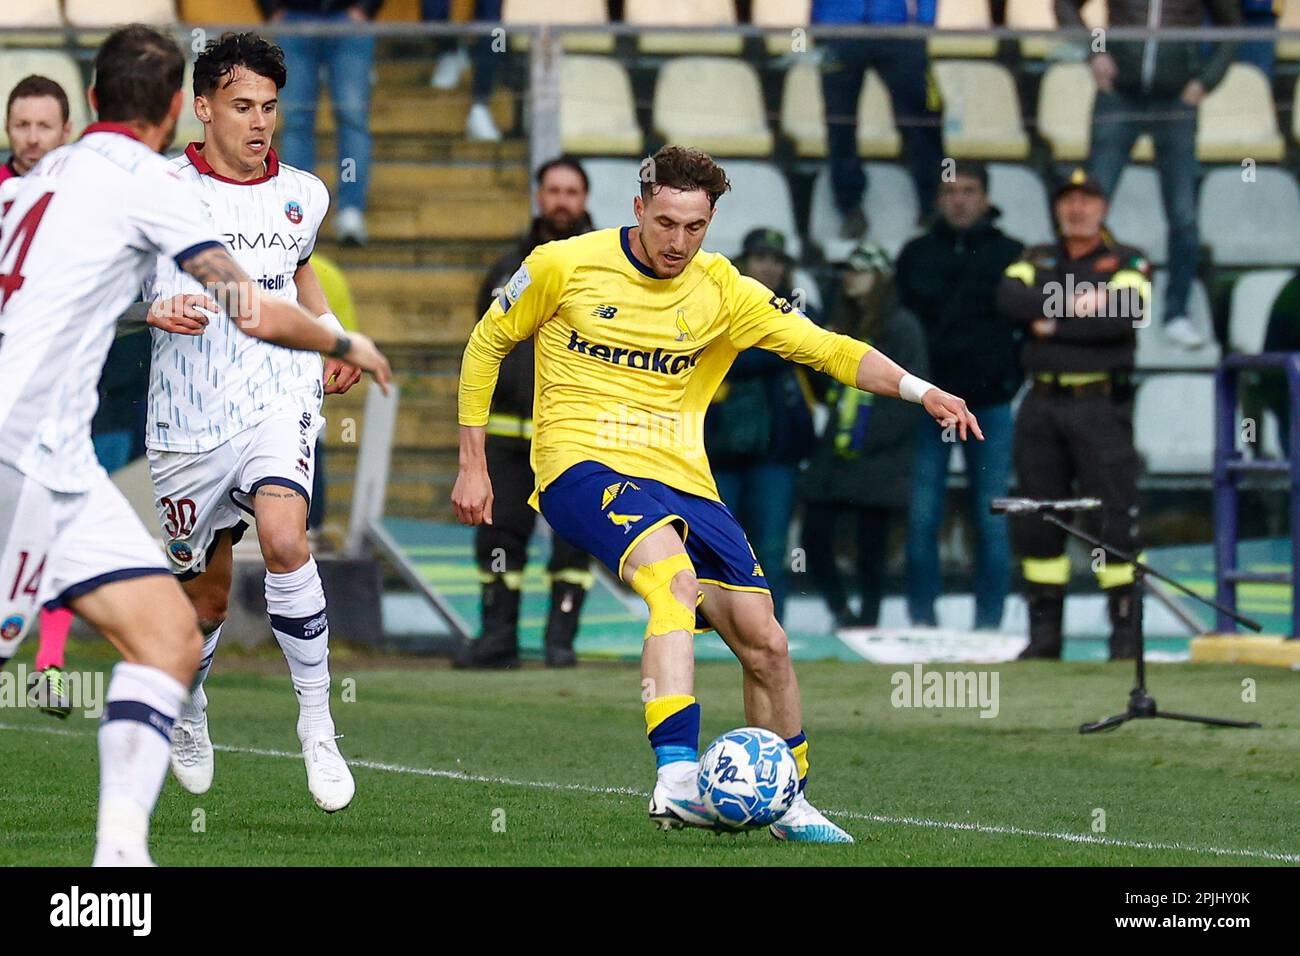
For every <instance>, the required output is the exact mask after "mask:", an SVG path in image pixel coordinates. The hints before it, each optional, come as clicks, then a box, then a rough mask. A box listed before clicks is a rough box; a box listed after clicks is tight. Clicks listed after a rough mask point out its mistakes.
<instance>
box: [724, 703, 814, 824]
mask: <svg viewBox="0 0 1300 956" xmlns="http://www.w3.org/2000/svg"><path fill="white" fill-rule="evenodd" d="M798 792H799V767H798V764H796V763H795V759H794V754H793V753H792V752H791V750H790V748H789V746H788V745H787V744H786V742H785V741H784V740H782V739H781V738H780V737H779V736H777V735H776V734H774V733H772V732H771V731H770V730H764V729H763V728H761V727H741V728H739V729H738V730H732V731H729V732H727V733H725V734H723V735H722V736H721V737H719V738H718V739H717V740H715V741H713V743H711V744H709V748H708V749H707V750H706V751H705V752H704V756H703V757H701V758H700V799H702V800H703V801H704V803H705V804H706V805H708V807H709V808H710V809H711V810H712V811H713V812H714V814H715V815H716V816H717V818H718V820H719V821H721V822H722V823H723V824H724V825H725V826H728V827H732V828H734V829H737V830H746V829H749V828H751V827H765V826H768V825H769V824H772V823H775V822H776V821H777V820H780V819H781V817H782V816H784V815H785V812H786V811H787V810H789V809H790V805H791V804H793V803H794V798H795V796H796V795H797V794H798Z"/></svg>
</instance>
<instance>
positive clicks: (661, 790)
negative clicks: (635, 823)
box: [650, 760, 722, 830]
mask: <svg viewBox="0 0 1300 956" xmlns="http://www.w3.org/2000/svg"><path fill="white" fill-rule="evenodd" d="M699 775H700V765H699V764H698V763H696V762H693V761H685V760H683V761H678V762H675V763H670V764H668V765H666V766H665V767H663V768H661V769H660V771H659V776H658V779H656V780H655V788H654V792H653V793H651V795H650V821H651V822H652V823H654V824H656V825H657V826H658V827H659V829H661V830H676V829H680V828H681V827H703V828H705V829H707V830H720V829H722V827H721V826H720V825H719V824H718V821H717V819H716V818H715V817H714V815H713V811H711V810H710V809H709V808H708V807H707V806H705V805H704V803H703V801H701V800H700V785H699Z"/></svg>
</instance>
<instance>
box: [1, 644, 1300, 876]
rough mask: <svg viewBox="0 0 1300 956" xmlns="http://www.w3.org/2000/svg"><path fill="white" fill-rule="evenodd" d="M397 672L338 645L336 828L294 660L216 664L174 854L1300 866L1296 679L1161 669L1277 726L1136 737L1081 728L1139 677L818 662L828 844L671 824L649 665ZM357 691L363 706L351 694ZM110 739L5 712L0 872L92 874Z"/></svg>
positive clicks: (467, 860) (815, 682)
mask: <svg viewBox="0 0 1300 956" xmlns="http://www.w3.org/2000/svg"><path fill="white" fill-rule="evenodd" d="M25 651H26V653H25V654H24V655H23V660H25V661H26V662H28V663H29V664H30V654H31V649H30V648H25ZM70 658H71V660H72V661H73V666H77V665H78V661H79V660H80V661H81V662H83V663H84V662H85V661H87V660H92V661H94V662H95V663H94V665H93V666H96V667H104V666H107V664H108V658H107V656H106V655H104V654H101V653H99V652H98V651H95V650H93V649H92V648H90V647H89V646H86V645H77V644H74V645H72V647H71V649H70ZM399 663H400V665H401V666H394V662H393V661H391V660H389V661H385V660H384V659H382V658H369V657H365V656H362V655H359V654H347V653H346V652H345V651H344V650H343V649H339V651H337V652H336V654H335V656H334V659H333V671H334V695H335V701H334V714H335V718H336V722H337V724H338V728H339V730H340V732H341V733H343V734H345V735H346V736H345V737H344V739H343V740H342V741H341V742H340V746H341V748H342V750H343V753H344V754H345V755H346V756H347V757H348V758H349V760H350V761H353V771H354V773H355V775H356V780H357V796H356V799H355V801H354V802H353V804H352V805H351V807H349V808H348V809H347V810H345V811H343V812H340V813H337V814H334V815H333V816H327V815H326V814H324V813H322V812H321V811H319V810H318V809H316V807H315V806H314V804H313V803H312V801H311V798H310V796H309V795H308V793H307V789H306V777H305V773H304V770H303V766H302V762H301V759H300V758H299V757H298V756H297V754H296V753H295V748H296V745H297V738H296V736H295V734H294V721H295V718H296V714H297V708H296V704H295V702H294V698H293V694H292V692H291V690H290V686H289V680H288V674H287V672H286V670H285V667H284V664H283V662H282V661H275V660H274V659H271V658H254V659H248V658H239V657H238V656H236V655H233V654H232V655H227V659H225V660H223V659H221V658H220V657H219V659H218V661H217V666H216V670H215V672H214V674H213V676H212V678H211V680H210V682H209V685H208V687H209V697H210V711H209V712H210V715H211V727H212V735H213V738H214V740H215V741H216V743H217V746H218V748H219V750H218V753H217V755H216V781H215V783H214V785H213V788H212V790H211V791H210V792H209V793H207V794H205V795H203V796H200V797H195V796H192V795H190V794H188V793H186V792H184V791H183V790H182V789H181V788H180V787H179V786H178V785H177V784H176V782H175V781H174V780H172V779H170V777H169V779H168V781H167V784H166V786H165V788H164V790H163V794H162V797H161V799H160V801H159V805H158V810H157V812H156V813H155V814H154V822H153V838H152V846H153V851H154V855H155V858H156V859H157V860H158V862H159V863H160V864H163V865H173V866H189V865H215V866H221V865H258V864H284V865H315V866H348V865H355V864H370V865H375V864H378V865H386V864H396V865H424V864H454V865H482V864H530V865H535V864H543V865H548V864H561V865H563V864H579V865H581V864H591V865H606V864H665V865H730V864H746V865H750V864H817V865H827V864H886V865H910V864H926V865H942V866H950V865H962V864H975V865H997V864H1016V865H1124V866H1128V865H1171V864H1212V865H1213V864H1235V865H1240V864H1268V863H1296V862H1300V836H1297V833H1296V829H1295V826H1294V821H1295V814H1296V810H1297V807H1298V806H1300V734H1297V732H1296V728H1297V726H1298V725H1300V695H1298V694H1297V693H1296V690H1297V688H1296V675H1294V674H1291V673H1288V672H1285V671H1280V670H1270V669H1266V668H1252V667H1223V666H1219V667H1215V666H1192V665H1156V666H1153V667H1151V668H1150V671H1151V678H1150V686H1151V689H1152V692H1153V693H1154V695H1155V696H1156V698H1157V700H1158V701H1159V702H1160V704H1161V705H1162V706H1164V707H1167V708H1169V709H1171V710H1183V711H1193V712H1205V713H1209V714H1213V715H1218V716H1226V717H1237V718H1242V719H1256V720H1260V721H1262V722H1263V723H1264V724H1265V726H1264V729H1262V730H1226V729H1214V728H1206V727H1202V726H1198V725H1193V724H1184V723H1175V722H1171V721H1142V722H1136V723H1130V724H1128V725H1127V726H1125V727H1123V728H1121V729H1119V730H1118V731H1115V732H1114V733H1111V734H1106V735H1095V736H1088V737H1084V736H1080V735H1079V733H1078V732H1077V727H1078V724H1079V723H1080V722H1081V721H1084V720H1091V719H1095V718H1097V717H1100V716H1103V715H1105V714H1109V713H1113V712H1115V711H1116V710H1120V709H1122V707H1123V704H1124V701H1125V698H1126V695H1127V691H1128V688H1129V686H1130V683H1131V670H1130V668H1129V667H1128V666H1127V665H1118V664H1117V665H1105V664H1047V663H1027V664H1005V665H1000V666H998V667H996V668H995V669H996V670H997V672H998V674H999V678H1000V684H999V691H1000V695H999V696H1000V712H999V714H998V716H997V717H996V718H992V719H985V718H980V717H979V716H978V714H977V712H976V711H975V710H954V709H948V710H942V709H903V708H895V707H894V706H893V705H892V703H891V692H892V690H893V685H892V684H891V675H893V674H894V673H896V672H898V671H900V670H910V668H908V667H904V666H871V665H850V664H843V663H831V662H826V663H808V664H802V665H800V666H799V667H798V671H799V676H800V681H801V684H802V688H803V697H804V704H805V713H806V722H807V729H808V732H809V737H810V741H811V758H812V783H811V785H810V788H809V794H810V796H811V797H812V799H813V801H814V802H815V803H816V804H817V805H818V806H819V807H821V808H822V809H824V810H825V811H826V812H827V813H829V814H830V815H831V816H832V817H833V818H835V819H837V820H838V822H840V823H841V824H842V825H844V826H845V827H846V828H847V829H848V830H849V831H850V832H852V833H853V834H854V836H855V837H856V838H857V841H858V842H857V844H856V845H855V846H851V847H839V846H833V847H818V846H794V845H787V844H781V843H778V842H776V841H775V840H773V839H771V838H770V837H769V836H768V835H767V834H766V833H762V832H760V833H754V834H747V835H742V836H739V837H730V836H723V837H717V836H714V835H712V834H710V833H705V832H700V831H678V832H673V833H666V834H665V833H661V832H659V831H658V830H656V829H653V828H652V827H651V825H650V824H649V822H648V820H647V819H646V801H647V795H648V788H649V786H650V784H651V783H652V780H653V763H652V757H651V754H650V751H649V748H648V747H647V746H646V743H645V739H644V736H643V729H644V728H643V725H642V711H641V705H640V703H639V697H640V680H639V675H638V672H637V670H636V668H635V667H632V666H626V665H612V664H611V665H599V664H597V665H588V666H584V667H582V668H580V669H578V670H576V671H567V672H553V671H545V670H540V669H526V670H523V671H519V672H513V673H494V674H467V673H458V672H453V671H450V670H446V669H443V668H441V667H437V666H426V665H424V664H421V663H416V662H408V661H402V662H399ZM11 666H12V664H11ZM927 669H940V670H943V669H966V668H965V666H964V665H927ZM1245 678H1250V679H1252V680H1253V681H1255V682H1256V685H1255V693H1256V696H1257V701H1256V702H1254V703H1245V702H1243V700H1242V682H1243V679H1245ZM348 681H354V682H355V683H354V684H351V683H346V682H348ZM697 682H698V689H697V694H698V697H699V699H700V701H701V704H702V706H703V714H704V728H703V731H704V741H703V742H707V740H708V739H711V737H712V736H713V735H716V734H718V733H720V732H722V731H725V730H727V729H729V728H731V727H735V726H739V725H741V724H743V723H744V719H743V714H742V711H741V707H740V673H739V669H738V667H736V666H735V665H731V664H702V665H700V666H699V668H698V675H697ZM347 688H351V689H352V690H354V692H355V695H354V696H355V700H354V701H352V702H344V701H343V700H342V699H340V698H341V696H342V692H343V691H344V690H345V689H347ZM350 696H351V694H350ZM94 730H95V723H94V722H93V721H92V720H89V719H86V718H83V717H79V716H74V717H72V718H70V719H69V720H67V721H66V722H57V721H55V720H53V719H52V718H50V717H48V716H46V715H43V714H40V713H39V712H37V711H35V710H31V709H25V708H9V707H6V708H0V768H2V771H0V772H2V773H3V787H0V789H2V790H3V792H4V799H2V800H0V833H3V834H5V838H4V840H3V841H0V864H18V865H46V864H59V865H85V864H88V863H89V861H90V852H91V844H92V839H93V832H94V823H95V797H96V753H95V737H94ZM200 811H201V812H200ZM1098 811H1102V812H1104V826H1105V828H1104V831H1099V830H1098V829H1096V826H1097V824H1098V823H1099V822H1100V821H1101V819H1102V817H1101V816H1100V815H1099V813H1098Z"/></svg>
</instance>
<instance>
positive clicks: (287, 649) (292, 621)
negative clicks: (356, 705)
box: [266, 558, 334, 740]
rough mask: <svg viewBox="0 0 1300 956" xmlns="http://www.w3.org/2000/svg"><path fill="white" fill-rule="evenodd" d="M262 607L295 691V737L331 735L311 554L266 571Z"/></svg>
mask: <svg viewBox="0 0 1300 956" xmlns="http://www.w3.org/2000/svg"><path fill="white" fill-rule="evenodd" d="M266 611H267V614H268V615H269V617H270V618H271V630H272V631H273V632H274V633H275V639H276V640H277V641H278V642H279V644H280V650H282V651H283V652H284V659H285V660H286V661H287V662H288V663H289V674H290V676H291V677H292V678H293V689H294V692H295V693H296V694H297V695H298V736H299V737H300V738H302V739H304V740H306V739H308V738H316V737H323V736H331V737H332V736H333V735H334V720H333V718H332V717H331V716H330V671H329V637H330V628H329V618H328V616H327V615H326V612H325V589H324V588H323V587H321V583H320V574H319V573H318V572H317V570H316V559H315V558H308V559H307V563H306V564H304V565H303V566H302V567H300V568H298V569H297V570H295V571H289V572H287V573H285V574H273V573H272V572H270V571H268V572H266Z"/></svg>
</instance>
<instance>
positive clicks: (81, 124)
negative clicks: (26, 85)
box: [0, 50, 90, 149]
mask: <svg viewBox="0 0 1300 956" xmlns="http://www.w3.org/2000/svg"><path fill="white" fill-rule="evenodd" d="M33 73H35V74H37V75H39V76H44V77H47V78H48V79H51V80H53V81H54V82H56V83H58V84H59V85H60V86H62V87H63V92H65V93H67V94H68V119H69V121H70V122H71V123H72V135H73V137H74V138H75V137H77V136H79V135H81V131H82V130H83V129H85V128H86V126H87V125H88V124H89V123H90V106H89V104H87V103H86V81H85V79H84V78H83V77H82V75H81V69H80V68H79V67H78V66H77V62H76V60H74V59H73V58H72V57H71V56H69V55H68V54H67V53H64V52H62V51H60V50H6V51H4V53H0V109H2V108H3V104H5V103H8V102H9V93H10V91H12V90H13V88H14V87H15V86H17V85H18V82H19V81H20V80H22V79H23V78H24V77H28V76H31V75H32V74H33ZM8 148H9V136H8V135H7V134H6V133H5V131H4V129H3V128H0V149H8Z"/></svg>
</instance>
